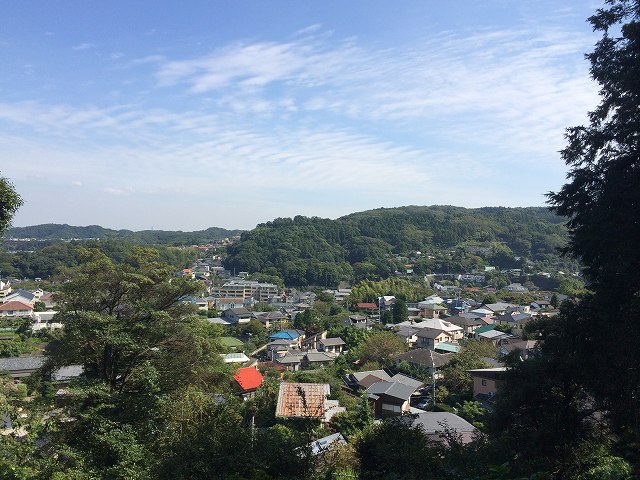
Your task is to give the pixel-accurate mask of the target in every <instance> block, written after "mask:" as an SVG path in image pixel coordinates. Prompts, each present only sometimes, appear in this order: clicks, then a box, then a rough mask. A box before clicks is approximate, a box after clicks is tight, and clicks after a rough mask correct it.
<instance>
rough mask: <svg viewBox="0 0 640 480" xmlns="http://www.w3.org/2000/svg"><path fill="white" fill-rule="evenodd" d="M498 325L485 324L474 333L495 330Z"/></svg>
mask: <svg viewBox="0 0 640 480" xmlns="http://www.w3.org/2000/svg"><path fill="white" fill-rule="evenodd" d="M495 328H496V326H495V325H485V326H484V327H478V328H476V329H475V330H474V331H473V333H484V332H488V331H489V330H495Z"/></svg>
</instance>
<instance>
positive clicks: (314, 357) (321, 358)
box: [302, 351, 337, 368]
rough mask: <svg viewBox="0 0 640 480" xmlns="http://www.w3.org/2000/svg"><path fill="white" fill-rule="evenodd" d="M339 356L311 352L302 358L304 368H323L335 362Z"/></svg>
mask: <svg viewBox="0 0 640 480" xmlns="http://www.w3.org/2000/svg"><path fill="white" fill-rule="evenodd" d="M336 357H337V355H336V354H334V353H327V352H318V351H310V352H305V353H304V356H303V358H302V366H303V367H307V368H321V367H326V366H329V365H331V364H332V363H333V362H335V360H336Z"/></svg>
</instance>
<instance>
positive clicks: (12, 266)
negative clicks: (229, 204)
mask: <svg viewBox="0 0 640 480" xmlns="http://www.w3.org/2000/svg"><path fill="white" fill-rule="evenodd" d="M136 248H137V246H136V245H135V244H133V243H128V242H123V241H118V240H104V241H101V240H90V241H86V242H78V241H73V242H57V243H53V244H51V245H49V246H46V247H44V248H42V249H40V250H34V251H24V252H16V253H2V252H0V271H2V272H3V274H4V275H10V276H16V277H18V278H42V279H48V278H51V277H53V276H54V275H56V274H57V273H58V272H59V271H60V269H61V268H64V267H74V266H77V265H79V264H80V263H81V261H82V256H83V255H84V252H86V250H87V249H97V250H100V251H101V252H103V253H104V254H105V255H107V256H108V257H109V258H110V259H111V260H113V261H115V262H123V261H125V259H126V258H128V257H129V256H130V255H131V254H132V253H133V251H134V250H135V249H136ZM153 248H154V249H155V250H156V251H157V253H158V256H159V257H158V258H159V260H161V261H162V262H164V263H167V264H170V265H173V266H174V267H175V268H184V267H186V266H188V265H190V264H191V262H193V261H194V260H195V259H196V258H197V255H198V253H197V251H196V250H195V249H192V248H175V247H167V246H162V245H156V246H154V247H153Z"/></svg>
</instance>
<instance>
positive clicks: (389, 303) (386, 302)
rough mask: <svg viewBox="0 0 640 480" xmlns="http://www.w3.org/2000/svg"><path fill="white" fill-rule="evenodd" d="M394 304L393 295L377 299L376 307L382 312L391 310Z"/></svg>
mask: <svg viewBox="0 0 640 480" xmlns="http://www.w3.org/2000/svg"><path fill="white" fill-rule="evenodd" d="M395 304H396V297H394V296H393V295H385V296H382V297H379V298H378V306H379V307H380V310H382V311H387V310H391V309H392V308H393V306H394V305H395Z"/></svg>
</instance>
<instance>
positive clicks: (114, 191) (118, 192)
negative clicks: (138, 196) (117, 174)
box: [104, 187, 133, 197]
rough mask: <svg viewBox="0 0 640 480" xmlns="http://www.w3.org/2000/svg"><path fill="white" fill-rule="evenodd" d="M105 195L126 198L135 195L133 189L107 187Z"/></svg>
mask: <svg viewBox="0 0 640 480" xmlns="http://www.w3.org/2000/svg"><path fill="white" fill-rule="evenodd" d="M104 191H105V193H108V194H109V195H114V196H116V197H124V196H128V195H131V194H132V193H133V189H132V188H121V187H107V188H105V189H104Z"/></svg>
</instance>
